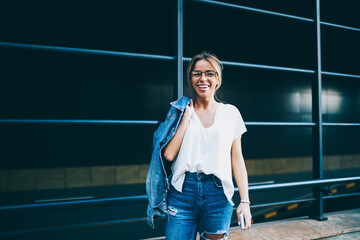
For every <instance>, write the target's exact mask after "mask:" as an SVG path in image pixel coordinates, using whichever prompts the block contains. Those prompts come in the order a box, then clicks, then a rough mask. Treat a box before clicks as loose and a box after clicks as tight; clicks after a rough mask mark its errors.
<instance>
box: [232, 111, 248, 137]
mask: <svg viewBox="0 0 360 240" xmlns="http://www.w3.org/2000/svg"><path fill="white" fill-rule="evenodd" d="M233 114H234V118H233V119H234V121H235V122H234V124H235V131H234V139H233V140H235V139H237V138H238V137H240V136H241V135H243V134H244V133H245V132H246V131H247V129H246V127H245V123H244V120H243V118H242V116H241V114H240V112H239V110H238V109H237V108H236V107H235V106H234V108H233Z"/></svg>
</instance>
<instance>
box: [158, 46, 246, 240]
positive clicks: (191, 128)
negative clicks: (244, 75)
mask: <svg viewBox="0 0 360 240" xmlns="http://www.w3.org/2000/svg"><path fill="white" fill-rule="evenodd" d="M221 71H222V66H221V63H220V61H219V59H218V58H217V57H216V56H215V55H213V54H211V53H208V52H203V53H201V54H197V55H195V56H194V57H193V58H192V60H191V62H190V65H189V68H188V74H187V77H188V85H189V87H190V90H191V92H192V95H193V98H194V99H191V100H190V104H189V105H188V106H186V109H185V112H184V114H183V117H182V119H181V122H180V124H179V126H178V128H177V130H176V133H175V135H174V136H173V138H172V139H171V140H170V142H169V143H168V144H167V145H166V146H165V148H164V151H163V153H164V157H165V159H166V160H167V161H173V164H172V176H171V187H170V190H169V192H168V196H167V206H168V212H169V214H168V217H167V222H166V239H167V240H175V239H181V240H184V239H195V238H196V234H197V232H199V234H200V238H201V239H227V238H228V232H229V226H230V221H231V216H232V209H233V205H234V203H233V202H232V196H233V193H234V185H233V182H232V173H233V175H234V178H235V181H236V183H237V186H238V188H239V193H240V199H241V202H240V204H239V206H238V208H237V211H236V213H237V215H238V218H239V215H240V213H243V214H244V217H245V222H246V226H245V229H247V228H250V227H251V213H250V206H249V205H250V201H249V194H248V180H247V171H246V167H245V163H244V158H243V156H242V151H241V135H242V134H243V133H244V132H246V128H245V124H244V122H243V119H242V117H241V115H240V112H239V110H238V109H237V108H236V107H235V106H233V105H231V104H223V103H221V102H219V101H217V100H218V99H217V97H216V91H217V90H218V89H219V88H220V86H221V83H222V78H221V77H222V72H221ZM238 220H239V221H240V219H238Z"/></svg>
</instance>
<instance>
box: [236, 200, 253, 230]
mask: <svg viewBox="0 0 360 240" xmlns="http://www.w3.org/2000/svg"><path fill="white" fill-rule="evenodd" d="M240 213H243V214H244V218H245V228H244V230H246V229H248V228H251V218H252V216H251V212H250V205H249V204H247V203H240V204H239V206H238V208H237V209H236V215H237V218H238V222H240V217H239V216H240Z"/></svg>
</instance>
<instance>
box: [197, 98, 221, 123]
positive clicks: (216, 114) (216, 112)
mask: <svg viewBox="0 0 360 240" xmlns="http://www.w3.org/2000/svg"><path fill="white" fill-rule="evenodd" d="M220 105H221V103H220V102H219V103H218V106H217V108H216V111H215V116H214V121H213V123H212V124H211V126H210V127H204V125H203V124H202V122H201V120H200V118H199V117H198V115H197V114H196V111H194V114H195V116H196V119H197V120H198V121H199V123H200V126H201V127H202V128H203V129H210V128H212V126H214V125H215V123H216V119H217V116H218V112H219V109H220Z"/></svg>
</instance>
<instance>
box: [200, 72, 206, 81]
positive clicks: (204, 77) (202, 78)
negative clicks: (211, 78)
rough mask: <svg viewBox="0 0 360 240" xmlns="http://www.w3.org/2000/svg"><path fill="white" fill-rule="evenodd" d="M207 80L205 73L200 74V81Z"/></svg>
mask: <svg viewBox="0 0 360 240" xmlns="http://www.w3.org/2000/svg"><path fill="white" fill-rule="evenodd" d="M206 79H207V78H206V73H204V72H203V73H201V78H200V80H206Z"/></svg>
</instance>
